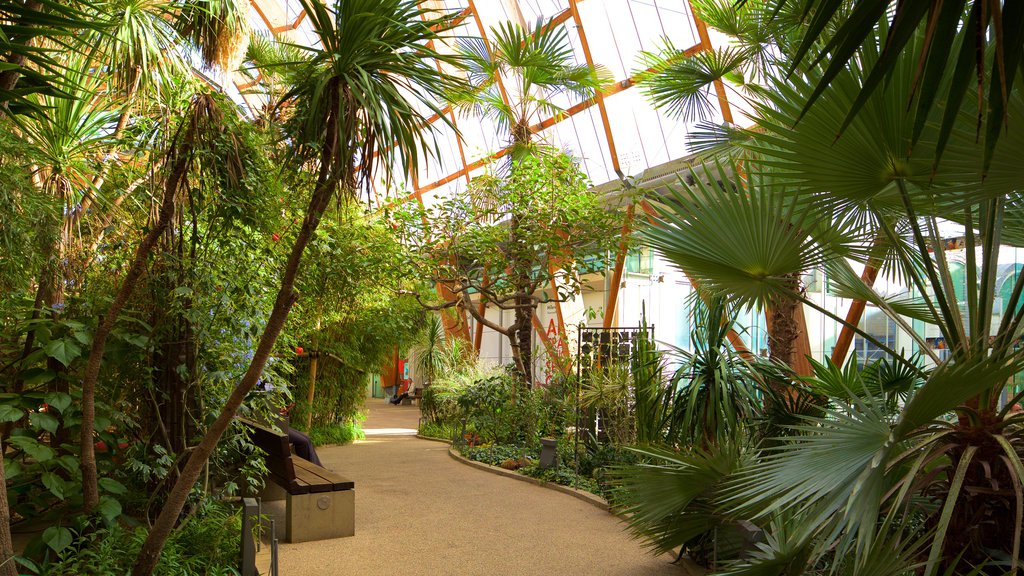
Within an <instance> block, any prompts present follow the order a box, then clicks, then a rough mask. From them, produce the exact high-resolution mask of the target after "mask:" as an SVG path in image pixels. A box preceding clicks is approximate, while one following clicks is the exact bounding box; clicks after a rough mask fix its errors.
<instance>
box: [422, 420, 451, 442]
mask: <svg viewBox="0 0 1024 576" xmlns="http://www.w3.org/2000/svg"><path fill="white" fill-rule="evenodd" d="M457 433H458V430H456V429H455V428H453V427H452V426H451V425H449V424H445V423H442V422H423V423H421V424H420V429H419V434H420V436H426V437H427V438H438V439H440V440H451V439H453V438H454V437H455V435H456V434H457Z"/></svg>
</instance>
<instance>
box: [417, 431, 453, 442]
mask: <svg viewBox="0 0 1024 576" xmlns="http://www.w3.org/2000/svg"><path fill="white" fill-rule="evenodd" d="M416 437H417V438H419V439H420V440H430V441H431V442H444V443H445V444H451V443H452V441H451V440H445V439H444V438H434V437H433V436H424V435H423V434H419V433H417V434H416Z"/></svg>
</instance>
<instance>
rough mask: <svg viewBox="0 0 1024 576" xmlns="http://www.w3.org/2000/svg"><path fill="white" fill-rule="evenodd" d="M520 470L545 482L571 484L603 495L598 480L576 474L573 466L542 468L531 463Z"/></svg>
mask: <svg viewBox="0 0 1024 576" xmlns="http://www.w3.org/2000/svg"><path fill="white" fill-rule="evenodd" d="M518 471H519V473H520V474H524V475H526V476H529V477H531V478H536V479H538V480H543V481H544V482H552V483H554V484H561V485H562V486H569V487H571V488H576V489H577V490H585V491H587V492H590V493H591V494H597V495H599V496H603V492H602V489H601V485H600V483H599V482H598V481H597V480H595V479H594V478H589V477H587V476H582V475H579V474H576V473H575V472H574V471H573V470H572V468H568V467H566V466H559V467H557V468H541V467H540V466H539V465H538V464H530V465H527V466H524V467H522V468H519V470H518Z"/></svg>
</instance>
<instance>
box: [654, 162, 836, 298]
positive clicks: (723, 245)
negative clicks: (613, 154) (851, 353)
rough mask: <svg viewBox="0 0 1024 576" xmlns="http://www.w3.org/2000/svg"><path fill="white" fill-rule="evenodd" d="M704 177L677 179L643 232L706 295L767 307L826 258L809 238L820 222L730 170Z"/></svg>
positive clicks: (721, 169)
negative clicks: (691, 180)
mask: <svg viewBox="0 0 1024 576" xmlns="http://www.w3.org/2000/svg"><path fill="white" fill-rule="evenodd" d="M708 172H710V173H712V174H714V176H713V177H712V178H711V180H712V181H710V182H704V181H703V180H702V179H700V178H698V179H696V180H695V182H694V184H687V183H686V182H684V181H680V182H679V185H678V187H674V188H672V189H671V190H670V193H669V195H668V196H667V197H666V198H665V199H664V201H663V202H656V203H654V208H655V211H656V212H657V219H656V222H655V224H654V225H651V226H647V227H645V228H643V230H642V231H641V234H642V236H643V237H644V238H645V240H647V242H649V243H650V244H651V246H652V247H654V248H655V249H656V250H657V251H658V252H659V253H661V254H662V255H664V256H665V258H666V259H668V260H669V261H670V262H672V263H673V264H674V265H676V266H677V267H679V268H680V269H682V270H685V271H686V272H687V273H688V274H691V275H692V276H693V277H694V279H696V280H697V281H698V282H699V283H700V285H701V286H702V288H703V289H704V290H706V291H708V293H710V294H715V295H719V294H721V295H727V296H728V298H730V299H731V300H733V301H734V302H736V303H738V304H744V305H756V306H765V305H766V304H767V303H768V301H769V300H770V299H771V298H772V297H773V296H775V295H777V294H780V293H788V292H789V291H790V290H791V289H792V287H791V283H792V280H791V278H792V277H793V276H794V275H798V274H800V273H801V272H803V271H806V270H809V269H811V268H813V267H814V266H818V265H821V264H822V263H824V262H825V260H826V259H827V258H828V257H829V253H828V252H827V251H826V250H825V249H824V248H823V244H822V243H820V242H818V241H815V240H814V239H813V238H812V237H811V236H809V235H808V231H807V230H808V228H813V227H815V226H817V225H819V224H820V223H815V222H812V221H811V220H809V219H807V218H806V215H807V213H806V212H803V213H801V212H800V211H798V210H797V203H796V202H795V201H794V200H793V199H792V198H789V197H787V195H785V194H782V193H778V192H777V191H776V189H775V188H774V187H767V186H766V187H761V186H759V184H761V183H762V180H761V179H760V178H759V177H756V176H752V177H751V178H749V179H747V180H743V179H741V178H740V177H739V176H738V173H739V172H740V171H739V170H738V169H736V168H734V169H733V170H732V171H731V173H730V172H729V171H727V170H726V169H725V168H724V167H722V166H718V167H717V169H716V170H708ZM755 189H756V191H755ZM822 232H823V234H827V235H833V234H840V233H841V231H825V230H822ZM819 240H820V238H819ZM838 243H840V244H847V243H850V241H849V240H848V239H845V240H841V241H839V242H838ZM827 244H829V243H826V245H827Z"/></svg>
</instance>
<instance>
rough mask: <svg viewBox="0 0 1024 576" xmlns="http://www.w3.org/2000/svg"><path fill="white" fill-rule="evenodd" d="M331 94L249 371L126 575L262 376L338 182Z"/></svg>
mask: <svg viewBox="0 0 1024 576" xmlns="http://www.w3.org/2000/svg"><path fill="white" fill-rule="evenodd" d="M337 90H338V88H337V86H335V87H334V93H333V94H332V102H331V106H330V107H329V108H328V110H331V113H330V115H329V116H328V118H327V122H326V130H325V132H326V133H325V136H326V139H325V143H324V146H323V150H322V153H321V164H320V174H319V176H318V177H317V184H316V188H315V189H314V190H313V196H312V198H310V202H309V206H308V207H307V209H306V217H305V220H303V222H302V228H300V230H299V234H298V237H296V239H295V244H294V245H293V246H292V251H291V253H290V254H289V256H288V262H287V264H286V265H285V270H284V275H283V277H282V278H281V287H280V289H279V290H278V293H277V299H276V301H275V302H274V308H273V310H272V311H271V313H270V318H269V319H268V320H267V325H266V327H265V328H264V329H263V335H262V336H261V337H260V341H259V343H258V344H257V346H256V351H255V352H254V353H253V357H252V360H251V361H250V363H249V368H248V370H246V372H245V375H244V376H242V380H241V382H239V383H238V385H237V386H236V387H235V389H234V390H233V391H232V392H231V396H230V397H228V400H227V402H226V403H225V405H224V407H223V408H222V409H221V412H220V415H218V416H217V419H216V420H215V421H214V423H213V424H212V425H211V426H210V429H209V430H207V432H206V435H205V436H203V439H202V441H201V442H200V443H199V445H198V446H197V447H196V449H195V450H194V451H193V452H192V454H191V455H190V456H189V458H188V461H187V462H186V463H185V467H184V469H183V470H182V471H181V475H180V476H179V477H178V481H177V482H176V483H175V484H174V488H172V489H171V492H170V494H169V495H168V497H167V502H166V503H165V504H164V507H163V509H162V510H161V511H160V515H159V516H158V517H157V519H156V522H154V523H153V528H152V529H151V530H150V531H149V535H148V536H147V537H146V541H145V542H144V543H143V544H142V548H141V549H140V550H139V555H138V556H137V557H136V559H135V565H134V566H133V567H132V576H150V575H151V574H152V573H153V570H154V568H156V564H157V561H158V560H159V558H160V552H161V551H162V550H163V548H164V544H165V543H166V542H167V538H168V537H169V536H170V534H171V530H172V529H173V528H174V526H175V524H176V523H177V521H178V517H179V515H180V514H181V510H182V508H184V507H185V501H186V500H187V499H188V495H189V493H190V492H191V490H192V486H193V485H194V484H195V483H196V480H198V479H199V475H200V474H201V473H202V471H203V468H204V467H205V466H206V463H207V461H208V460H209V458H210V455H211V454H213V450H214V449H215V448H216V447H217V442H218V441H220V438H221V436H223V434H224V431H225V430H227V428H228V426H229V425H230V424H231V421H232V419H234V417H235V414H236V413H237V412H238V408H239V407H240V406H241V405H242V402H243V401H244V400H245V396H246V395H247V394H248V393H249V392H250V391H251V390H252V389H253V387H254V386H255V385H256V381H257V380H259V377H260V375H261V374H263V368H264V366H265V365H266V363H267V359H268V358H269V357H270V352H271V350H273V348H274V344H275V342H277V337H278V336H279V335H280V334H281V331H282V330H283V329H284V323H285V321H286V320H287V319H288V313H289V312H290V311H291V308H292V306H293V305H294V304H295V301H296V300H297V299H298V293H297V292H295V278H296V276H297V275H298V271H299V265H300V263H301V261H302V254H303V252H304V251H305V249H306V245H308V244H309V241H310V240H311V239H312V238H313V234H314V233H315V232H316V229H317V226H319V225H320V219H321V218H322V216H323V213H324V211H325V210H326V209H327V205H328V204H329V203H330V200H331V197H332V196H333V195H334V190H335V188H336V187H337V182H338V180H339V178H338V176H339V174H338V172H339V170H340V168H341V167H340V166H339V165H338V163H337V162H336V161H335V160H334V156H335V151H336V150H337V148H338V146H339V142H338V136H339V134H338V118H337V116H336V113H335V112H334V111H336V110H338V107H339V106H338V98H339V94H338V92H337ZM348 168H349V167H347V166H346V170H347V173H346V176H347V178H346V179H345V182H346V183H347V182H348V181H349V179H350V178H348V176H350V175H351V170H349V169H348Z"/></svg>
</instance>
